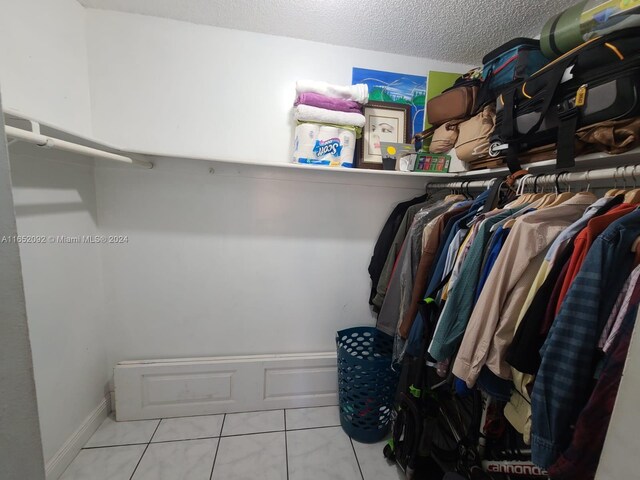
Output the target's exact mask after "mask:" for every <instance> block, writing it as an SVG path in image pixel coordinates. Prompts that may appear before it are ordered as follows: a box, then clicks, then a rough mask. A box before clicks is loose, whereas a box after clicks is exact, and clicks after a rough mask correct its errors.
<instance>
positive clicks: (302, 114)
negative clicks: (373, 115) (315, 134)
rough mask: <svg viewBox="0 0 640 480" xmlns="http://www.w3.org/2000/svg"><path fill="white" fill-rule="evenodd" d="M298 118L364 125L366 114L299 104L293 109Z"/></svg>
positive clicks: (302, 120)
mask: <svg viewBox="0 0 640 480" xmlns="http://www.w3.org/2000/svg"><path fill="white" fill-rule="evenodd" d="M293 115H294V117H295V119H296V120H299V121H301V122H317V123H334V124H336V125H353V126H354V127H364V122H365V119H364V115H362V114H361V113H350V112H336V111H334V110H325V109H324V108H318V107H312V106H311V105H298V106H297V107H294V109H293Z"/></svg>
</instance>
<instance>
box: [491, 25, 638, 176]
mask: <svg viewBox="0 0 640 480" xmlns="http://www.w3.org/2000/svg"><path fill="white" fill-rule="evenodd" d="M639 115H640V28H630V29H626V30H620V31H617V32H614V33H612V34H610V35H607V36H605V37H598V38H594V39H592V40H589V41H588V42H586V43H584V44H582V45H581V46H579V47H577V48H575V49H573V50H572V51H570V52H568V53H566V54H565V55H563V56H562V57H560V58H558V59H556V60H554V61H553V62H551V63H549V64H548V65H546V66H545V67H543V68H542V69H540V70H539V71H538V72H536V73H535V74H533V75H532V76H531V77H530V78H529V79H528V80H526V81H524V82H521V83H519V84H517V85H515V86H513V87H511V88H510V89H508V90H506V91H505V92H503V93H502V94H501V95H500V97H499V98H498V101H497V118H496V129H495V134H494V138H493V142H492V145H491V151H490V153H491V155H492V156H499V155H502V154H504V153H505V150H506V157H507V164H508V166H509V169H510V170H511V171H512V172H516V171H518V170H520V164H519V163H518V161H517V157H518V155H519V154H520V153H521V152H525V151H527V150H530V149H532V148H535V147H538V146H541V145H547V144H552V143H557V150H558V157H557V166H558V168H567V167H572V166H573V165H574V164H575V161H574V157H575V152H574V137H575V133H576V130H577V129H578V128H581V127H585V126H588V125H593V124H595V123H598V122H603V121H606V120H620V119H625V118H633V117H636V116H639Z"/></svg>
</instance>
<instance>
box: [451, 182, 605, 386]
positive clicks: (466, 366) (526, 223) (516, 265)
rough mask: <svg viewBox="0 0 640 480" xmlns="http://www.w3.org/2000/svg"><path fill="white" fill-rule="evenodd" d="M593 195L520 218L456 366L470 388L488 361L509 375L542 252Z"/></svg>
mask: <svg viewBox="0 0 640 480" xmlns="http://www.w3.org/2000/svg"><path fill="white" fill-rule="evenodd" d="M595 200H596V197H595V196H594V195H593V194H592V193H588V192H582V193H578V194H576V195H575V196H574V197H573V198H570V199H569V200H567V201H566V202H564V203H562V204H561V205H558V206H555V207H549V208H543V209H541V210H537V211H535V212H531V213H529V214H526V215H523V216H522V217H520V218H518V219H517V220H516V222H515V224H514V226H513V228H512V230H511V233H510V234H509V236H508V237H507V240H506V241H505V244H504V246H503V248H502V250H501V251H500V255H499V256H498V258H497V260H496V263H495V265H494V266H493V268H492V270H491V273H490V274H489V277H488V278H487V281H486V283H485V285H484V288H483V289H482V292H481V294H480V297H479V298H478V302H477V303H476V306H475V307H474V309H473V312H472V313H471V318H470V319H469V324H468V326H467V329H466V331H465V334H464V337H463V339H462V344H461V345H460V350H459V351H458V355H457V357H456V360H455V363H454V365H453V373H454V374H455V375H456V376H457V377H458V378H460V379H462V380H464V381H465V382H466V383H467V385H468V386H469V387H473V385H475V383H476V380H477V379H478V376H479V375H480V370H481V369H482V367H483V366H484V365H487V366H488V367H489V369H491V371H492V372H494V373H495V374H496V375H499V376H501V377H502V378H506V379H509V378H511V369H510V367H509V366H508V365H507V364H506V362H505V361H504V357H505V354H506V350H507V348H508V347H509V345H510V344H511V341H512V340H513V332H514V329H515V325H516V322H517V320H518V315H519V313H520V310H521V308H522V305H523V304H524V302H525V299H526V297H527V294H528V293H529V289H530V286H531V283H532V282H533V280H534V278H535V275H536V273H537V271H538V269H539V267H540V265H541V262H542V259H543V256H544V255H541V254H543V253H544V252H545V250H546V249H547V248H548V247H549V246H550V245H551V242H553V240H554V239H555V238H556V237H557V236H558V235H559V234H560V232H562V230H564V229H565V228H567V227H568V226H569V225H571V224H572V223H573V222H574V221H575V220H577V219H578V218H580V216H582V214H583V212H584V210H585V209H586V208H587V207H588V206H589V205H590V204H592V203H593V202H594V201H595ZM530 265H531V267H530ZM523 276H524V280H522V281H521V279H523Z"/></svg>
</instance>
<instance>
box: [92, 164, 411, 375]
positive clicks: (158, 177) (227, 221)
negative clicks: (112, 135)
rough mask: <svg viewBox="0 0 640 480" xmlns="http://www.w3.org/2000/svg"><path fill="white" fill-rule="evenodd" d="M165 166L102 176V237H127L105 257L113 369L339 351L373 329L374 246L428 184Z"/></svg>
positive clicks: (99, 189)
mask: <svg viewBox="0 0 640 480" xmlns="http://www.w3.org/2000/svg"><path fill="white" fill-rule="evenodd" d="M170 161H171V160H168V161H164V162H159V163H158V164H157V165H156V167H154V169H153V170H145V171H142V170H123V169H100V170H98V171H97V172H96V179H97V194H98V219H99V224H100V228H101V230H102V232H103V233H104V234H123V235H128V237H129V241H128V243H127V244H124V245H106V246H104V247H103V253H104V257H103V265H104V276H105V277H104V278H105V281H104V283H105V287H106V291H107V294H106V298H107V306H108V312H109V318H110V337H109V338H110V342H109V364H110V365H113V364H115V363H116V362H117V361H121V360H135V359H154V358H173V357H194V356H216V355H238V354H258V353H294V352H317V351H331V350H333V349H335V343H334V336H335V331H336V330H338V329H340V328H344V327H347V326H354V325H363V324H372V323H373V319H372V316H371V314H370V312H369V308H368V304H367V300H368V296H369V278H368V274H367V266H368V263H369V259H370V257H371V253H372V251H373V244H374V242H375V240H376V237H377V235H378V233H379V231H380V229H381V228H382V224H383V223H384V219H385V218H386V216H388V214H389V213H390V211H391V208H392V207H393V205H394V203H397V202H398V201H401V200H405V199H407V198H412V197H413V196H416V195H419V194H420V192H421V190H419V189H418V188H420V189H421V188H423V187H422V185H423V181H421V180H417V181H413V182H412V184H409V186H411V187H412V188H397V187H393V186H389V187H384V186H371V185H363V184H361V183H362V182H360V183H358V182H354V181H351V182H349V183H348V184H327V183H318V177H317V175H318V174H317V173H316V172H310V173H307V172H304V175H294V176H292V177H289V178H287V176H286V175H285V176H281V177H280V178H268V176H266V175H262V173H261V172H260V169H258V171H256V173H254V174H252V173H251V172H250V171H247V170H242V171H241V173H240V174H238V173H237V169H236V171H235V173H234V172H233V171H232V170H233V168H232V167H230V168H229V169H228V171H225V170H222V169H220V168H217V169H216V174H214V175H210V174H209V173H208V165H207V164H206V163H200V162H196V161H183V163H182V164H181V165H179V167H180V168H175V167H174V168H171V166H170V165H169V164H168V162H170ZM246 168H249V167H246ZM314 174H315V175H314ZM320 175H322V174H320ZM254 177H256V178H254ZM341 180H342V181H345V179H338V181H341ZM347 181H348V180H347ZM405 185H406V184H405Z"/></svg>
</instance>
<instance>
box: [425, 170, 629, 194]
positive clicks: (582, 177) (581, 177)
mask: <svg viewBox="0 0 640 480" xmlns="http://www.w3.org/2000/svg"><path fill="white" fill-rule="evenodd" d="M636 169H638V176H637V177H636V174H635V171H636ZM522 178H523V179H524V181H525V184H527V185H533V183H534V182H536V183H537V184H538V185H543V184H555V183H556V180H557V181H558V183H560V184H563V183H567V182H583V183H587V184H588V183H589V182H591V181H592V180H615V181H616V182H617V181H620V182H623V183H624V182H631V183H633V184H635V183H636V178H637V180H638V183H639V184H640V166H638V165H625V166H621V167H615V168H602V169H598V170H587V171H585V172H569V173H567V172H565V173H547V174H541V175H535V174H532V175H527V176H526V177H522ZM493 181H494V179H490V180H472V181H467V182H465V181H461V182H443V183H427V188H435V189H437V188H456V189H462V188H487V187H489V186H490V185H491V182H493Z"/></svg>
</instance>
